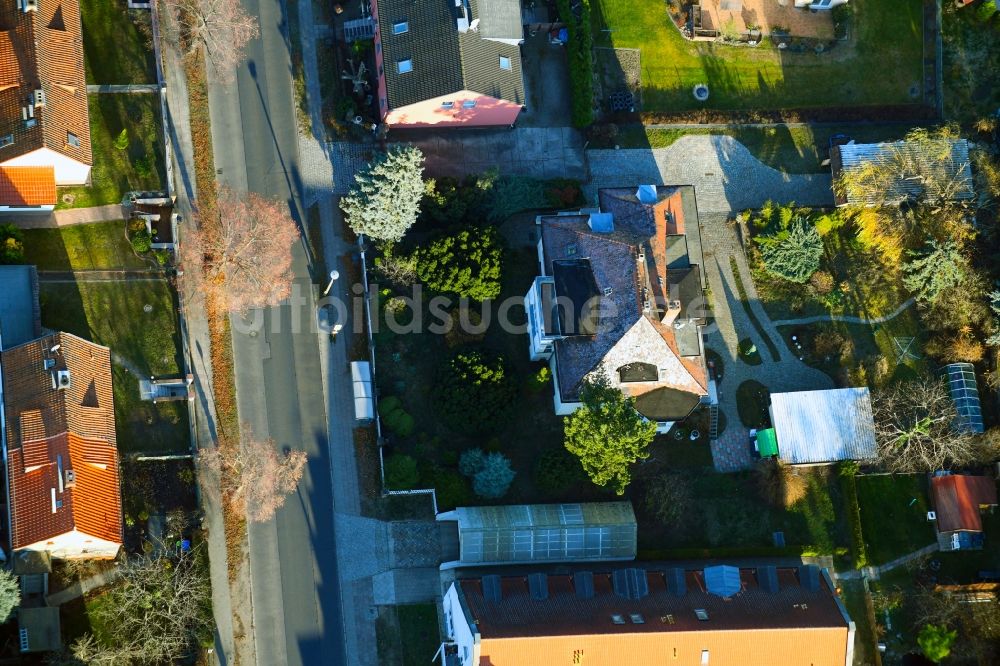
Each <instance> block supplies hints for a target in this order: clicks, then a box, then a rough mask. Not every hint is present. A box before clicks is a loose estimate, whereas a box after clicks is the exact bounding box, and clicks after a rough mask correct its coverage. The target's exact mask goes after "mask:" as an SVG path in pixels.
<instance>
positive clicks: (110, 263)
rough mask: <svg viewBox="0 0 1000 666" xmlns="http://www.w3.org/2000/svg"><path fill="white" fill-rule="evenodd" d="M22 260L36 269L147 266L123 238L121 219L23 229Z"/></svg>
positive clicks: (108, 268) (92, 268) (109, 268)
mask: <svg viewBox="0 0 1000 666" xmlns="http://www.w3.org/2000/svg"><path fill="white" fill-rule="evenodd" d="M24 262H25V263H26V264H34V265H35V266H37V267H38V270H40V271H84V270H111V269H121V268H147V267H148V266H149V264H148V263H147V262H145V261H143V260H142V258H140V257H137V256H136V255H135V252H133V251H132V245H131V244H130V243H129V242H128V240H127V239H126V238H125V222H124V221H122V220H117V221H114V222H95V223H93V224H77V225H73V226H70V227H58V228H56V229H25V230H24Z"/></svg>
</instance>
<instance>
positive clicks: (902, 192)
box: [830, 139, 976, 206]
mask: <svg viewBox="0 0 1000 666" xmlns="http://www.w3.org/2000/svg"><path fill="white" fill-rule="evenodd" d="M869 164H895V165H896V166H897V168H896V169H895V171H896V172H897V173H898V174H899V175H898V177H897V178H895V179H894V180H893V181H892V182H888V183H883V182H879V183H878V187H873V188H870V189H871V192H859V191H854V190H851V191H847V192H844V191H840V190H839V188H836V187H835V188H834V194H835V197H834V199H835V203H836V204H837V206H877V205H881V204H883V203H885V204H889V205H899V204H901V203H903V202H905V201H924V200H928V199H933V200H945V201H951V202H968V201H972V200H973V199H975V197H976V190H975V185H974V183H973V179H972V167H971V163H970V161H969V142H968V141H966V140H965V139H955V140H953V141H951V150H950V151H940V152H933V151H932V150H930V149H929V148H926V147H924V146H922V145H921V144H917V143H914V142H911V141H895V142H891V143H855V142H854V141H851V142H849V143H846V144H844V145H841V146H834V147H833V148H831V149H830V169H831V171H832V174H833V180H834V183H836V182H837V181H838V180H839V179H840V178H841V177H842V175H843V174H845V173H848V172H862V173H863V170H864V169H865V168H866V165H869ZM876 190H877V191H876Z"/></svg>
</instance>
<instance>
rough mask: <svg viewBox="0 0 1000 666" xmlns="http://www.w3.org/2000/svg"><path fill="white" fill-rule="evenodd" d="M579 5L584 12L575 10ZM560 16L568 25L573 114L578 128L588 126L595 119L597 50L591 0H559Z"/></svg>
mask: <svg viewBox="0 0 1000 666" xmlns="http://www.w3.org/2000/svg"><path fill="white" fill-rule="evenodd" d="M577 6H578V7H579V9H580V15H579V17H577V15H576V14H575V13H574V12H573V7H577ZM556 8H557V9H558V11H559V17H560V18H561V19H562V21H563V22H564V23H565V24H566V31H567V32H568V33H569V42H568V43H567V44H566V57H567V59H568V61H569V86H570V94H571V96H572V98H573V103H572V110H571V117H572V119H573V125H575V126H576V127H586V126H587V125H589V124H590V123H591V122H593V120H594V53H593V37H592V35H591V27H590V26H591V24H590V2H589V0H579V2H570V0H556Z"/></svg>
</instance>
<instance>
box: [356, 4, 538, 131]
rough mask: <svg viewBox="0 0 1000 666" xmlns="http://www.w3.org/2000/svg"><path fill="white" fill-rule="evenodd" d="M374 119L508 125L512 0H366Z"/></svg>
mask: <svg viewBox="0 0 1000 666" xmlns="http://www.w3.org/2000/svg"><path fill="white" fill-rule="evenodd" d="M371 9H372V16H373V17H374V19H375V34H374V40H375V66H376V68H377V69H378V71H377V76H378V104H379V114H380V116H381V118H382V121H383V122H384V123H386V124H387V125H389V126H390V127H400V128H412V127H425V128H426V127H491V126H492V127H509V126H513V124H514V121H515V120H517V116H518V114H519V113H520V112H521V109H522V107H524V105H525V103H526V101H525V92H524V78H523V74H522V71H521V50H520V44H521V43H522V42H523V41H524V26H523V25H522V21H521V3H520V0H422V1H421V2H412V1H411V0H372V3H371Z"/></svg>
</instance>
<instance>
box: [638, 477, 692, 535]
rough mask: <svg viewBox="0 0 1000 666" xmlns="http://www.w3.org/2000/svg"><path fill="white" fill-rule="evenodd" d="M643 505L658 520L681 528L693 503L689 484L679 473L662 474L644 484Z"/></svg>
mask: <svg viewBox="0 0 1000 666" xmlns="http://www.w3.org/2000/svg"><path fill="white" fill-rule="evenodd" d="M643 505H644V506H645V507H646V510H647V511H648V512H649V513H650V514H651V515H652V516H653V517H654V518H656V519H657V520H658V521H659V522H661V523H664V524H667V525H669V526H670V527H671V528H672V529H674V530H683V529H684V527H685V523H686V520H687V519H688V518H689V517H690V516H691V509H692V508H693V507H694V505H695V501H694V494H693V493H692V492H691V484H690V483H688V481H687V479H685V478H684V477H683V476H681V475H680V474H664V475H663V476H658V477H656V478H654V479H652V480H651V481H650V482H649V483H647V484H646V489H645V494H644V497H643Z"/></svg>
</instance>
